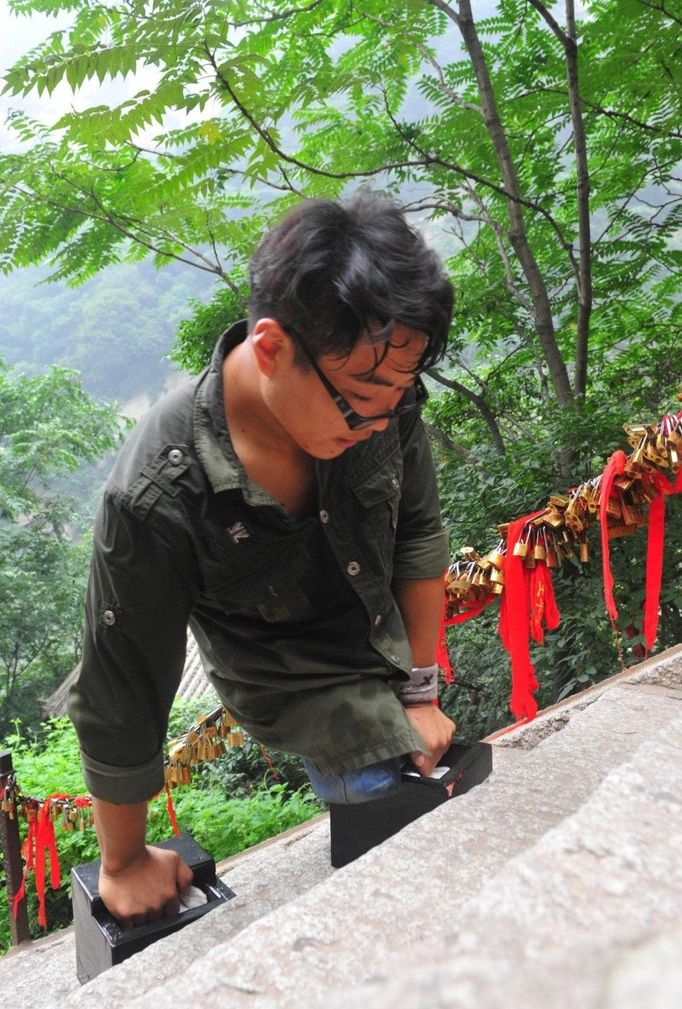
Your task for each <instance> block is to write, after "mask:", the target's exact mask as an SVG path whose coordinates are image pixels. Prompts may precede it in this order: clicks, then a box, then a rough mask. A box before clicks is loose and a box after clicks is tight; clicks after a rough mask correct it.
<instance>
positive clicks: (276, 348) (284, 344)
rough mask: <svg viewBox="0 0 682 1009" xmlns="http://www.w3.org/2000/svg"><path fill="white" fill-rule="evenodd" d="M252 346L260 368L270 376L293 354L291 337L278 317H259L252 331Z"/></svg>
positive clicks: (264, 373)
mask: <svg viewBox="0 0 682 1009" xmlns="http://www.w3.org/2000/svg"><path fill="white" fill-rule="evenodd" d="M251 346H252V347H253V353H254V357H255V359H256V364H257V366H258V370H259V371H260V372H261V373H262V374H263V375H265V376H266V377H268V378H270V377H271V376H272V375H273V374H274V372H275V370H276V369H277V367H278V366H280V365H281V364H282V363H284V362H287V361H289V360H290V359H291V356H292V351H293V348H292V342H291V337H290V336H289V334H288V333H286V332H285V331H284V330H283V329H282V327H281V325H280V324H279V323H278V322H277V320H276V319H259V320H258V322H257V323H256V325H255V326H254V327H253V332H252V333H251Z"/></svg>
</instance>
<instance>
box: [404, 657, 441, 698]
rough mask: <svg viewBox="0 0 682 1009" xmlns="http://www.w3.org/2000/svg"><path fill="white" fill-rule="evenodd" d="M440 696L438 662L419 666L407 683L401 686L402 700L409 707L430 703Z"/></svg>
mask: <svg viewBox="0 0 682 1009" xmlns="http://www.w3.org/2000/svg"><path fill="white" fill-rule="evenodd" d="M437 696H438V663H437V662H434V664H433V665H432V666H417V667H416V668H414V669H413V670H412V672H411V674H410V679H409V680H408V682H407V683H404V684H402V686H401V687H400V694H399V697H400V700H401V702H402V703H403V704H404V705H405V706H406V707H409V706H410V705H412V704H430V703H431V701H434V700H435V699H436V697H437Z"/></svg>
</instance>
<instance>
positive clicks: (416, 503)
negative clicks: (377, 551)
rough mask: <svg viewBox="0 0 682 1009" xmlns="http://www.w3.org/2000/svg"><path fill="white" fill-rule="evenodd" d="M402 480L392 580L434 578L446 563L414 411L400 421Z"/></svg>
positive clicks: (429, 464) (430, 470)
mask: <svg viewBox="0 0 682 1009" xmlns="http://www.w3.org/2000/svg"><path fill="white" fill-rule="evenodd" d="M400 428H401V431H400V437H401V443H402V455H403V479H402V491H401V498H400V508H399V511H398V525H397V529H396V542H395V553H394V558H393V577H394V578H398V579H399V578H407V579H417V578H437V577H438V576H439V575H442V574H443V572H444V570H445V568H446V567H447V566H448V564H449V559H450V554H449V547H448V538H447V533H446V532H445V530H444V529H443V523H442V520H441V512H440V504H439V501H438V488H437V485H436V474H435V469H434V465H433V457H432V455H431V447H430V445H429V443H428V439H427V437H426V431H425V430H424V425H423V424H422V421H421V417H420V416H419V414H418V412H417V411H414V412H413V413H410V414H406V415H405V417H404V418H401V425H400Z"/></svg>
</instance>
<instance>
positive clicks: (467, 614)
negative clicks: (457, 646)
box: [436, 592, 495, 683]
mask: <svg viewBox="0 0 682 1009" xmlns="http://www.w3.org/2000/svg"><path fill="white" fill-rule="evenodd" d="M494 602H495V596H494V594H493V593H492V592H491V593H490V595H489V596H486V597H485V599H481V600H479V601H478V602H476V603H466V604H465V608H464V609H463V610H462V612H461V613H456V614H455V616H454V617H446V615H445V611H446V608H447V599H446V600H444V603H443V616H442V617H441V622H440V634H439V636H438V648H437V650H436V662H437V663H438V665H439V666H440V668H441V669H442V670H443V679H444V680H445V682H446V683H452V682H453V680H454V679H455V671H454V669H453V668H452V663H451V662H450V654H449V652H448V645H447V638H446V635H445V628H446V627H450V626H451V625H452V624H463V623H465V621H467V620H472V619H473V618H474V617H477V616H478V615H479V614H480V613H482V612H483V610H484V609H485V608H486V606H490V604H491V603H494Z"/></svg>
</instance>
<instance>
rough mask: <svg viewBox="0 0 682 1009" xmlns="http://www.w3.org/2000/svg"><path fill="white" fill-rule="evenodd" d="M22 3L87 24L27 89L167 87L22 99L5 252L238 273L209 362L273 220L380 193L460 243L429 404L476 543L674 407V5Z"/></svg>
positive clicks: (69, 261) (87, 267)
mask: <svg viewBox="0 0 682 1009" xmlns="http://www.w3.org/2000/svg"><path fill="white" fill-rule="evenodd" d="M14 6H15V9H16V10H18V11H23V12H30V11H31V10H38V9H43V10H44V9H50V10H68V11H73V25H72V28H71V29H69V30H67V31H63V32H56V33H54V34H53V35H52V36H51V37H50V39H49V40H48V41H47V42H46V43H45V44H44V45H43V46H40V47H38V49H37V50H35V51H34V52H32V53H28V54H27V55H26V56H25V57H24V58H23V59H22V60H21V61H20V62H19V63H18V64H17V66H15V67H14V68H13V69H12V70H11V71H9V73H8V74H7V75H6V82H7V86H6V90H8V91H9V92H10V93H11V94H13V95H15V96H19V95H22V94H27V93H29V92H30V91H31V90H32V89H37V90H38V91H39V92H41V91H48V92H51V91H52V90H54V88H55V87H56V86H57V84H58V83H59V82H63V81H66V82H68V84H69V86H70V87H71V88H72V89H73V90H74V92H75V93H77V89H78V86H79V85H80V84H81V83H82V82H83V81H85V80H87V79H92V78H93V77H95V76H97V77H98V78H99V79H100V80H104V79H108V78H114V77H117V76H121V77H126V76H127V75H131V74H133V73H134V71H135V70H136V69H138V68H140V67H143V66H144V67H147V68H154V71H155V73H156V83H155V84H154V85H153V86H148V87H147V88H145V89H143V90H140V91H138V92H137V93H136V94H134V95H132V96H131V97H128V98H126V99H125V101H123V102H121V103H120V105H118V106H117V107H113V108H110V107H108V106H103V105H100V106H97V107H93V108H87V109H78V110H74V111H72V112H69V113H67V114H66V115H64V116H62V117H61V119H60V120H59V121H58V122H57V123H55V124H39V123H36V122H33V121H31V120H29V119H28V118H27V117H26V116H25V115H23V114H22V113H21V112H19V111H18V112H16V113H15V118H14V126H15V129H16V130H17V134H18V136H19V137H21V138H22V140H23V141H24V143H25V150H24V152H23V153H21V154H15V155H7V156H5V157H4V158H3V159H2V161H3V164H2V168H1V169H0V174H1V175H2V178H3V179H4V182H3V183H2V191H3V197H4V199H3V207H4V209H3V210H2V211H0V236H2V238H1V239H0V245H2V246H3V247H5V248H6V249H7V250H8V251H7V253H6V255H5V257H4V260H3V261H2V265H3V268H4V269H12V268H14V267H16V266H20V265H24V264H26V263H33V262H36V261H37V260H39V259H40V260H43V259H45V258H48V259H49V260H50V261H51V263H52V266H53V269H54V274H55V276H57V277H62V278H68V279H70V280H72V281H74V282H76V281H78V280H80V279H82V278H84V277H87V276H89V275H91V274H92V273H93V272H94V271H96V270H98V269H100V268H101V267H102V266H104V265H106V264H107V263H110V262H113V261H116V260H117V259H120V258H133V259H135V258H139V257H142V256H145V255H149V254H152V255H153V256H154V257H155V260H156V262H157V263H159V264H161V263H164V262H168V261H170V260H171V259H176V260H180V261H182V262H184V263H187V264H189V265H192V266H193V267H196V268H198V269H200V270H203V271H207V272H208V273H210V274H213V275H215V277H216V278H217V279H218V280H219V281H220V282H221V284H222V289H221V290H219V293H218V295H217V297H216V300H215V302H214V305H213V306H212V307H211V308H210V309H204V310H203V313H202V314H200V315H198V316H197V317H196V319H195V323H194V324H192V323H189V324H186V325H185V327H184V329H183V332H182V346H181V347H180V349H179V351H178V353H179V356H180V357H181V359H182V360H184V361H187V362H190V363H192V364H193V366H199V365H200V364H201V363H202V362H203V361H204V360H205V357H206V354H207V352H208V347H209V345H210V344H211V343H212V341H213V338H214V337H215V330H214V325H215V326H216V329H217V328H218V327H217V323H218V322H220V323H221V325H225V324H227V323H228V322H230V321H232V320H233V319H234V318H235V317H237V316H238V315H241V314H243V313H244V304H245V280H244V277H245V263H246V261H247V259H248V256H249V254H250V252H251V250H252V248H253V246H254V244H255V242H256V241H257V237H258V235H259V234H260V232H261V230H262V228H263V227H264V225H265V224H266V223H267V222H268V221H269V220H271V219H272V218H273V217H275V216H278V215H279V214H281V212H282V211H283V210H284V209H286V208H287V207H288V206H289V205H291V203H292V202H294V201H295V200H298V199H299V198H300V197H301V196H318V195H323V196H337V195H339V194H341V193H344V192H347V191H348V190H349V189H352V188H353V187H357V186H358V185H373V186H375V187H379V188H382V189H384V190H386V191H388V192H390V193H392V194H394V195H395V196H396V198H398V199H400V200H401V201H402V203H403V204H404V206H405V207H406V209H407V210H408V211H409V212H410V213H411V214H413V215H414V218H415V221H417V222H418V223H419V224H420V226H421V227H423V228H424V229H426V230H427V231H428V232H429V233H430V236H431V237H432V238H433V240H435V241H437V242H438V243H439V244H440V247H441V249H442V252H443V254H444V256H445V257H446V259H447V263H448V266H449V269H450V271H451V274H452V277H453V280H454V282H455V286H456V289H457V308H456V313H455V319H454V324H453V330H452V335H451V341H450V351H449V357H448V360H447V361H446V362H445V363H444V365H443V367H441V368H440V369H435V370H432V371H431V373H430V374H431V377H432V379H433V382H434V383H439V385H438V384H437V385H436V386H435V387H436V388H438V389H439V390H440V391H441V394H440V395H439V396H438V397H437V399H435V400H434V402H433V405H432V407H431V410H430V413H429V415H428V416H429V420H430V423H431V425H432V426H433V428H434V431H435V434H436V437H437V446H438V455H439V463H440V465H441V483H442V489H443V500H444V503H445V505H446V516H447V519H448V522H449V525H450V529H451V532H452V539H453V545H454V546H455V547H459V546H460V545H462V544H463V543H464V542H467V541H471V539H472V538H474V539H475V540H477V541H478V542H479V543H481V542H485V541H486V539H488V538H489V537H491V536H493V535H494V527H495V525H496V524H497V523H499V522H502V521H505V520H507V519H508V518H510V517H512V516H513V515H514V514H520V513H523V512H527V511H529V510H530V509H531V508H533V507H534V506H535V505H537V504H539V503H544V501H545V500H546V499H547V496H548V494H549V492H550V491H551V490H552V489H567V488H568V487H569V486H571V484H573V483H575V482H577V481H578V480H579V479H583V478H585V477H587V476H589V475H591V474H592V472H593V471H594V469H595V468H599V467H600V465H601V462H602V460H603V457H604V456H605V455H606V454H607V453H609V452H610V451H612V450H613V448H615V447H617V445H619V444H620V441H619V439H618V437H617V434H616V432H617V431H618V430H619V429H620V426H621V424H622V423H623V421H624V420H628V419H633V418H637V419H639V418H641V417H642V415H643V416H644V417H645V418H648V417H650V415H651V414H652V413H653V414H654V415H655V414H656V412H658V411H660V410H661V409H663V408H669V407H670V403H671V399H672V396H673V393H674V391H675V383H676V382H677V381H678V376H677V375H676V374H675V373H674V370H672V371H671V367H670V365H671V362H673V361H674V360H678V359H679V350H680V347H679V344H680V312H681V308H680V301H679V297H678V294H677V285H678V280H679V272H680V258H681V256H680V249H679V247H678V241H677V239H676V235H677V233H678V231H679V227H680V221H681V215H682V205H681V202H680V201H681V199H682V197H681V195H680V187H679V181H680V179H679V172H680V163H681V161H682V157H681V155H682V143H681V141H682V133H681V132H680V126H679V123H680V95H681V88H680V83H681V81H680V78H681V73H682V72H681V70H680V60H679V53H680V50H681V48H682V18H680V17H679V16H678V15H677V13H676V11H675V9H674V7H673V5H672V4H669V3H667V2H666V0H660V2H658V0H651V2H650V0H588V2H586V3H585V4H583V5H582V8H583V9H582V12H581V13H580V15H578V12H577V11H576V5H575V3H574V0H565V2H564V3H562V4H556V3H554V4H546V3H543V2H541V0H499V2H498V3H497V4H494V5H492V4H491V5H486V6H487V7H488V10H487V12H486V16H485V17H477V18H475V17H474V13H473V7H472V4H471V3H470V0H453V2H451V3H448V2H447V0H408V2H406V3H404V4H401V5H395V4H391V3H389V2H388V0H360V2H342V0H307V2H306V0H300V2H299V3H296V2H295V0H290V2H275V0H272V2H270V3H265V2H257V3H256V2H254V0H250V2H248V0H231V2H228V3H225V2H223V0H221V2H219V3H218V2H216V0H208V2H204V3H202V4H199V3H189V4H188V3H187V2H180V0H150V2H148V3H143V2H131V3H129V4H127V5H125V6H122V7H112V6H109V5H106V4H102V3H97V2H94V0H81V2H78V3H76V4H74V3H73V0H68V2H67V0H64V2H63V3H60V2H59V0H42V2H41V0H15V4H14ZM477 8H478V5H477ZM478 9H480V8H478ZM491 14H492V16H489V15H491ZM486 545H487V544H486ZM640 559H641V558H640ZM675 563H678V562H677V561H676V562H675ZM566 577H567V578H574V577H577V576H574V575H571V573H570V572H569V573H568V575H567V576H566ZM624 577H625V576H624ZM633 584H634V583H633ZM631 588H632V586H631V585H630V583H629V582H628V581H627V579H626V591H628V592H629V591H630V589H631ZM567 591H568V590H567ZM570 591H571V593H572V594H575V593H574V591H573V589H572V588H571V589H570ZM632 591H634V589H632ZM598 635H599V636H600V640H606V641H607V643H608V642H609V637H610V634H609V630H608V628H607V627H606V628H605V627H600V628H599V631H598ZM465 637H466V636H465ZM587 644H588V642H587V639H586V641H585V645H586V648H587ZM561 686H562V687H563V686H565V684H561Z"/></svg>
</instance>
